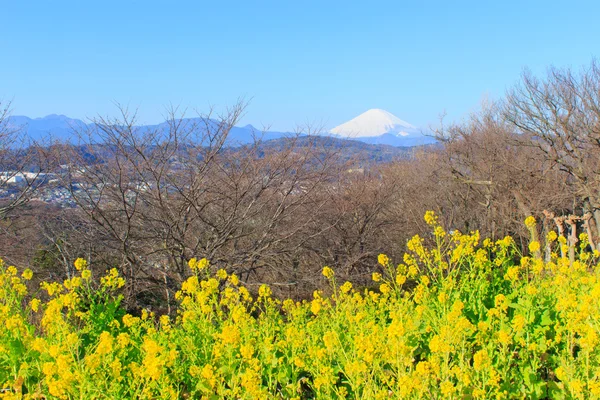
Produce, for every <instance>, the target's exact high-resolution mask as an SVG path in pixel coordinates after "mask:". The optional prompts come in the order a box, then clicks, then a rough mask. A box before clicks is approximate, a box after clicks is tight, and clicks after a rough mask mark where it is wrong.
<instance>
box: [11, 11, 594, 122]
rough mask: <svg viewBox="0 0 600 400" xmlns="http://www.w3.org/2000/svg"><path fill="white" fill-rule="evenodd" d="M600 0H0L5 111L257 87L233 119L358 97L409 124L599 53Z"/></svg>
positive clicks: (454, 112) (77, 107)
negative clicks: (524, 76) (526, 74)
mask: <svg viewBox="0 0 600 400" xmlns="http://www.w3.org/2000/svg"><path fill="white" fill-rule="evenodd" d="M598 15H600V2H598V1H586V2H582V1H569V2H563V1H560V2H559V1H551V0H545V1H527V0H520V1H515V0H506V1H493V2H491V1H482V0H479V1H468V2H467V1H416V0H413V1H389V2H382V1H375V0H370V1H364V2H353V1H348V0H346V1H339V2H337V1H335V2H334V1H326V0H322V1H306V0H302V1H283V0H279V1H272V2H265V1H216V0H213V1H211V2H204V1H186V2H184V1H166V0H165V1H130V0H120V1H82V0H78V1H60V0H58V1H50V0H48V1H27V0H23V1H14V0H11V1H9V0H0V99H4V100H6V99H12V100H13V110H14V112H13V113H14V114H18V115H28V116H31V117H39V116H44V115H47V114H51V113H57V114H66V115H68V116H71V117H75V118H85V117H93V116H95V115H97V114H98V113H100V114H103V115H106V114H113V113H114V112H115V108H114V106H113V102H114V101H118V102H121V103H125V104H129V105H130V106H131V107H138V108H139V116H140V119H141V121H142V122H147V123H152V122H158V121H159V120H161V113H162V112H163V110H164V106H165V105H166V104H169V103H173V104H180V105H182V106H185V107H190V108H197V109H199V110H201V111H204V110H206V109H207V108H208V106H209V105H214V106H216V107H217V108H219V107H224V106H226V105H231V104H233V103H235V101H236V100H237V99H238V97H240V96H246V97H247V98H252V101H251V103H250V106H249V108H248V111H247V114H246V116H245V117H244V119H243V120H242V123H244V124H245V123H252V124H253V125H255V126H257V127H261V126H262V125H270V126H271V127H272V128H273V129H279V130H290V129H293V128H294V127H295V126H296V125H298V124H304V123H307V122H310V123H323V124H325V125H326V127H333V126H335V125H337V124H339V123H342V122H345V121H346V120H348V119H350V118H352V117H354V116H356V115H358V114H359V113H361V112H363V111H365V110H367V109H369V108H383V109H386V110H388V111H390V112H392V113H393V114H396V115H397V116H398V117H400V118H402V119H404V120H406V121H409V122H411V123H412V124H414V125H418V126H423V127H425V126H427V125H428V124H430V123H434V122H435V121H436V120H437V118H438V116H439V115H440V114H441V113H442V112H444V111H446V113H447V115H448V118H449V119H460V118H462V117H464V116H465V115H466V114H467V113H468V112H469V111H472V110H474V109H476V108H477V107H478V105H479V103H480V101H481V100H482V98H484V97H489V98H498V97H500V96H502V95H503V93H504V91H505V90H506V89H507V88H508V87H510V86H511V85H513V84H514V83H515V82H516V81H517V80H518V79H519V75H520V74H521V72H522V70H523V68H524V67H529V68H530V69H531V70H533V71H534V72H535V73H538V74H543V73H544V72H545V69H546V67H547V66H549V65H551V64H553V65H556V66H571V67H574V68H579V67H580V66H582V65H585V64H588V63H589V62H590V61H591V59H592V58H593V57H594V56H598V55H600V48H599V47H600V23H599V22H598Z"/></svg>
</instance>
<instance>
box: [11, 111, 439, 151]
mask: <svg viewBox="0 0 600 400" xmlns="http://www.w3.org/2000/svg"><path fill="white" fill-rule="evenodd" d="M182 122H184V123H187V124H199V125H200V126H202V127H203V126H205V125H204V123H205V121H204V120H203V119H201V118H186V119H183V120H182ZM7 123H8V127H9V128H10V129H21V130H22V132H24V133H25V134H26V136H27V137H28V138H29V139H31V140H33V141H37V142H48V141H62V142H67V143H77V139H78V137H77V135H76V132H77V131H79V132H84V131H86V130H90V131H93V129H92V128H94V125H93V123H86V122H84V121H82V120H80V119H74V118H69V117H67V116H65V115H57V114H51V115H48V116H46V117H41V118H29V117H26V116H10V117H9V118H8V120H7ZM209 123H210V124H213V125H214V126H216V125H217V123H218V122H217V121H215V120H209ZM168 128H169V125H168V123H167V122H162V123H160V124H154V125H140V126H136V129H137V130H138V132H140V133H144V132H151V131H158V132H165V133H166V132H167V131H168ZM294 135H295V134H294V133H291V132H277V131H264V132H263V131H261V130H259V129H256V128H254V127H253V126H252V125H250V124H248V125H245V126H234V127H233V128H232V129H231V130H230V132H229V135H228V137H227V142H226V145H227V146H240V145H245V144H249V143H252V142H254V140H255V139H261V140H262V141H268V140H272V139H280V138H286V137H291V136H294ZM326 136H329V135H327V134H326ZM94 139H95V140H98V138H97V137H95V138H94ZM352 140H355V141H360V142H363V143H368V144H375V145H379V144H381V145H390V146H395V147H412V146H419V145H424V144H431V143H435V142H436V141H435V139H434V138H433V137H430V136H426V135H409V136H397V135H394V134H389V133H387V134H383V135H381V136H377V137H357V138H352Z"/></svg>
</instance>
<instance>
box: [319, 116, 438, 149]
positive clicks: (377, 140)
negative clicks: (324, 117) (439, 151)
mask: <svg viewBox="0 0 600 400" xmlns="http://www.w3.org/2000/svg"><path fill="white" fill-rule="evenodd" d="M330 134H332V135H334V136H337V137H340V138H344V139H352V140H358V141H361V142H365V143H371V144H387V145H392V146H407V147H408V146H419V145H423V144H431V143H435V142H436V140H435V138H434V137H432V136H429V135H427V133H424V132H423V131H421V130H420V129H418V128H416V127H414V126H413V125H411V124H409V123H408V122H406V121H403V120H401V119H400V118H398V117H396V116H395V115H394V114H392V113H390V112H387V111H385V110H381V109H378V108H374V109H371V110H368V111H366V112H364V113H362V114H360V115H359V116H358V117H356V118H353V119H351V120H350V121H348V122H345V123H343V124H341V125H338V126H336V127H335V128H333V129H331V131H330Z"/></svg>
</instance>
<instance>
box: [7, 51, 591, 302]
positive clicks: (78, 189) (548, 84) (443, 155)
mask: <svg viewBox="0 0 600 400" xmlns="http://www.w3.org/2000/svg"><path fill="white" fill-rule="evenodd" d="M244 109H245V106H244V104H242V103H240V104H237V105H235V106H234V107H232V108H230V109H229V110H227V111H226V112H225V113H224V114H223V115H214V114H213V113H209V114H208V115H204V116H201V118H192V119H189V118H185V115H184V113H181V112H179V111H178V110H177V109H171V110H170V111H169V112H168V113H167V115H166V118H165V123H164V124H161V125H158V126H157V127H155V128H153V129H149V128H147V127H144V128H140V127H139V126H138V124H137V121H136V114H135V113H132V112H129V111H128V110H127V109H126V108H119V112H120V114H119V116H118V117H116V118H98V119H96V120H95V121H93V123H92V124H89V125H87V128H85V129H83V128H81V127H78V128H77V130H76V131H75V132H74V133H75V134H76V137H77V143H76V144H75V143H55V144H53V145H52V146H45V147H42V146H29V147H27V146H15V143H17V142H18V141H17V139H18V138H22V137H23V136H22V134H23V132H20V131H18V130H15V129H14V128H15V127H14V126H11V125H10V124H8V122H7V121H8V118H7V117H8V107H4V108H2V112H1V114H0V164H1V167H2V170H3V171H5V173H4V175H3V176H2V178H1V179H0V188H2V189H3V190H4V189H6V190H9V189H10V190H12V191H13V192H12V194H13V196H12V197H5V198H4V200H3V203H2V205H1V207H2V208H0V217H1V218H0V227H1V229H2V230H1V235H2V238H1V239H2V240H0V251H1V252H3V253H4V255H5V257H8V258H9V259H11V260H19V262H20V263H22V264H23V263H25V262H29V263H30V264H31V266H32V267H34V268H37V269H38V270H39V271H41V272H42V273H43V274H46V275H51V276H52V277H62V276H68V275H70V274H71V273H72V262H73V260H74V259H75V258H76V257H85V258H87V259H88V260H89V261H90V262H91V265H92V267H93V268H96V269H98V270H99V271H100V272H101V271H102V270H103V269H105V268H107V267H109V266H110V267H118V268H119V269H120V271H121V272H122V273H123V274H125V275H126V277H127V278H128V279H127V282H128V286H127V287H126V293H125V294H126V299H127V302H128V305H129V306H130V307H138V306H155V307H169V305H170V304H171V302H172V299H173V295H174V293H173V290H175V289H176V288H177V287H179V284H180V283H181V281H182V280H183V279H185V278H187V276H188V274H189V271H188V268H187V265H186V264H187V261H188V260H189V259H190V258H192V257H197V258H201V257H206V258H207V259H209V260H210V261H211V265H212V268H214V269H217V268H225V269H227V270H228V271H229V272H235V273H236V274H238V276H239V277H240V278H241V279H242V281H243V283H244V284H246V285H248V286H249V287H250V288H254V287H257V286H258V285H259V284H262V283H270V284H271V285H272V287H273V288H274V289H275V290H276V291H278V292H280V293H285V295H287V296H294V297H297V298H300V297H303V296H307V295H308V294H310V293H311V292H312V290H314V289H316V288H319V287H322V286H323V284H324V283H325V281H324V280H323V278H322V277H321V274H320V271H321V269H322V267H323V266H325V265H329V266H332V267H334V268H335V270H336V275H337V277H338V279H339V280H346V279H347V280H351V281H353V282H355V283H356V284H357V285H369V282H370V279H369V276H370V274H371V273H372V272H373V271H374V270H376V269H378V268H380V266H378V265H377V255H378V254H379V253H386V254H388V255H389V256H391V257H392V259H393V260H396V261H400V260H401V258H402V254H403V252H404V251H405V244H406V241H407V240H408V239H409V238H410V237H412V236H413V235H414V234H417V233H418V234H420V235H421V236H422V237H423V238H425V240H432V236H431V233H430V232H429V228H428V227H427V226H426V225H425V224H424V221H423V215H424V213H425V211H427V210H434V211H435V212H437V213H438V214H439V215H440V219H441V221H442V223H443V224H444V225H445V226H446V228H447V229H450V230H460V231H463V232H465V231H472V230H476V229H477V230H480V232H481V233H482V236H485V237H490V238H492V239H500V238H502V237H504V236H505V235H512V236H513V237H514V238H515V239H516V240H517V242H518V243H520V244H521V245H522V247H523V251H527V242H528V241H529V240H530V239H531V237H530V234H531V232H530V231H529V230H527V229H526V228H525V227H524V226H523V221H524V219H525V218H526V217H527V216H529V215H534V216H536V217H538V220H539V221H540V222H541V224H540V225H539V232H536V233H535V234H536V235H539V237H541V235H542V234H543V233H544V232H546V231H548V230H549V229H555V228H557V229H559V230H560V231H561V232H563V233H564V234H565V235H566V236H568V237H569V241H570V242H569V243H571V244H574V243H576V241H577V235H576V233H578V232H587V233H588V235H589V236H590V239H591V240H590V242H591V246H596V244H597V243H599V239H600V230H599V229H600V223H599V222H600V179H599V173H600V165H599V162H600V161H599V160H600V123H599V121H600V67H599V66H598V64H597V63H596V62H593V63H592V64H591V65H590V66H589V67H588V68H585V69H583V70H581V71H580V72H577V73H575V72H573V71H571V70H568V69H564V70H563V69H556V68H551V69H550V70H549V72H548V75H547V77H545V78H544V79H541V78H536V77H533V76H532V75H531V74H530V73H528V72H526V73H525V74H524V75H523V78H522V80H521V82H520V83H519V84H518V85H516V86H515V87H514V88H513V89H512V90H510V91H509V93H508V95H507V97H506V98H505V99H503V100H501V101H499V102H498V103H496V104H489V105H484V106H483V107H482V108H481V110H480V111H479V112H476V113H474V114H473V115H471V116H470V117H469V118H468V119H467V120H465V121H462V122H460V123H455V124H452V125H450V126H444V125H443V126H442V127H441V128H440V129H439V130H438V131H437V132H436V133H437V136H438V139H439V143H438V144H437V145H434V146H429V147H423V148H418V149H415V150H414V151H412V152H411V153H410V156H409V157H405V158H403V159H398V160H395V161H394V162H388V163H380V162H379V163H375V162H373V160H372V159H371V160H368V159H364V158H361V157H360V156H359V153H352V156H348V152H345V151H346V150H345V148H344V147H340V146H339V145H336V146H331V145H327V141H326V140H324V139H323V138H322V137H318V136H311V135H305V134H302V132H300V133H299V134H298V135H295V136H291V137H288V138H286V139H285V140H280V141H279V142H277V144H276V145H269V143H268V142H263V141H261V140H260V137H261V135H260V134H257V135H256V138H255V142H254V143H252V144H250V145H244V146H237V147H236V146H231V145H230V144H231V143H230V142H228V138H229V133H230V131H231V130H232V128H233V127H234V126H235V125H236V124H237V123H238V121H239V119H240V117H241V116H242V115H243V112H244ZM25 144H28V143H25ZM25 172H27V174H24V176H26V177H27V180H26V181H24V182H22V184H21V185H14V184H13V183H11V182H9V181H10V180H11V178H12V177H16V176H18V174H22V175H23V173H25ZM45 172H51V173H52V176H53V179H54V180H56V181H57V183H56V184H57V185H59V186H60V187H61V188H62V190H64V191H67V192H68V194H69V196H68V198H69V201H70V202H72V204H71V205H72V207H57V206H49V205H43V203H39V202H31V201H30V202H29V203H28V200H31V199H36V198H37V197H36V196H38V197H39V195H38V192H39V190H38V189H39V186H40V185H38V184H37V183H36V182H44V185H42V186H44V187H46V186H47V185H46V182H45V181H44V180H43V178H45V177H47V176H49V175H46V174H45ZM12 180H15V179H12ZM46 180H47V179H46ZM23 243H27V245H23ZM30 244H33V246H32V245H30ZM594 248H595V247H594ZM544 251H547V249H546V250H544Z"/></svg>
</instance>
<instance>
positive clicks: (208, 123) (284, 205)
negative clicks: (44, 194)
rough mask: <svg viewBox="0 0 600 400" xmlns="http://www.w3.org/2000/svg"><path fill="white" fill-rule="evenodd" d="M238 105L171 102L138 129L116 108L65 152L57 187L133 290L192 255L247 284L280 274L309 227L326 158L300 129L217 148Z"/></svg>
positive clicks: (330, 164)
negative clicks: (163, 114)
mask: <svg viewBox="0 0 600 400" xmlns="http://www.w3.org/2000/svg"><path fill="white" fill-rule="evenodd" d="M243 110H244V105H243V104H238V105H236V106H234V107H233V108H231V109H229V110H228V111H227V112H226V113H225V114H224V115H220V116H217V117H216V118H213V116H212V115H210V114H209V115H205V116H201V117H200V118H196V119H185V118H183V115H178V114H177V112H176V110H171V111H170V112H169V114H168V116H167V119H166V122H165V123H164V124H161V125H159V126H158V127H156V128H155V129H152V130H148V129H146V130H141V128H138V127H136V119H135V114H130V113H129V112H128V111H127V110H126V109H121V116H120V118H117V119H107V118H100V119H98V120H96V121H94V123H93V124H91V126H90V128H89V130H88V131H86V132H79V135H80V137H81V138H82V139H84V141H83V143H84V145H83V146H80V147H77V148H73V150H74V151H73V154H72V155H71V156H70V158H71V160H72V161H71V163H70V165H69V171H68V173H67V174H66V175H65V186H67V187H69V188H70V190H71V194H72V196H73V198H74V199H75V201H76V202H77V204H78V206H79V207H78V208H79V210H80V212H81V213H82V215H83V216H84V217H85V218H84V219H85V220H87V221H89V222H91V223H92V224H93V225H94V226H95V238H94V240H95V241H96V242H102V243H103V244H104V246H105V247H106V248H107V249H108V250H109V251H108V252H109V253H111V254H118V256H119V257H120V262H119V263H120V265H121V268H122V270H123V271H124V272H125V273H126V275H127V276H128V278H129V279H128V285H129V286H128V289H129V294H130V295H131V296H130V297H133V296H134V295H136V294H139V293H140V290H141V288H140V286H139V285H138V280H139V281H143V282H144V283H143V285H145V286H148V285H149V286H148V287H151V286H152V285H154V286H161V285H162V286H164V285H168V282H170V281H172V282H181V280H182V279H184V278H185V277H186V276H187V275H188V273H189V272H188V269H187V261H188V260H189V259H190V258H192V257H206V258H208V259H209V260H211V262H212V263H213V264H216V265H220V266H223V267H226V268H228V269H230V270H231V271H235V272H237V273H238V274H240V275H241V277H242V278H243V279H244V280H246V281H249V280H251V279H253V280H255V281H261V280H263V279H266V278H265V276H267V275H269V278H268V280H270V281H271V282H274V281H277V279H278V278H281V277H285V276H286V273H285V272H284V269H285V267H286V265H289V264H290V262H289V261H290V260H292V259H294V257H295V254H296V253H297V251H298V249H299V248H300V247H301V245H302V241H301V240H299V239H298V235H297V233H298V232H301V231H303V230H306V229H308V227H309V226H310V227H314V225H315V221H316V219H317V218H318V215H319V210H320V209H321V208H322V207H323V203H324V202H325V201H326V199H324V198H323V197H319V196H316V193H318V192H322V191H324V190H325V189H324V188H325V187H326V186H327V185H329V184H330V182H331V180H332V178H333V177H334V176H336V174H335V173H334V172H333V171H334V167H335V165H336V161H335V157H334V155H333V154H331V152H330V151H325V150H324V149H322V148H319V146H318V143H317V142H316V141H311V138H310V137H305V136H294V137H290V138H288V139H287V140H286V141H285V145H284V146H283V147H282V148H276V149H269V148H268V147H265V146H263V144H262V142H261V141H260V140H257V141H255V142H254V143H252V144H250V145H246V146H242V147H238V148H235V147H230V146H227V147H225V146H224V145H225V143H226V141H227V139H228V134H229V132H230V130H231V129H232V128H233V126H234V125H235V124H236V123H237V121H238V120H239V118H240V116H241V115H242V113H243ZM321 229H322V228H321ZM167 290H168V288H167Z"/></svg>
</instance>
